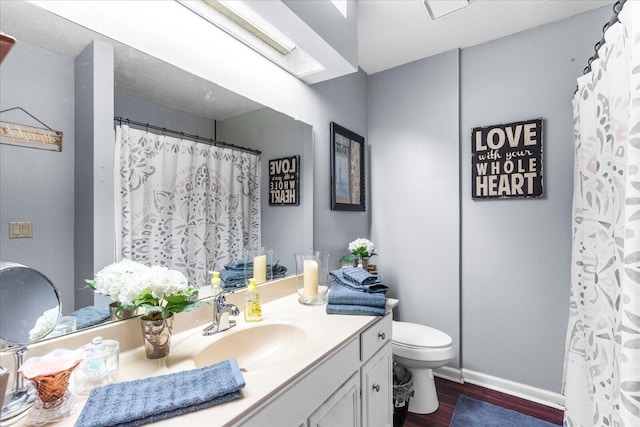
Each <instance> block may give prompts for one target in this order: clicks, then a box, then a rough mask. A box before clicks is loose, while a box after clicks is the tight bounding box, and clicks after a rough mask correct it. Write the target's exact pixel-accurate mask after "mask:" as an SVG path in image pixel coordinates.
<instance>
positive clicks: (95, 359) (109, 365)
mask: <svg viewBox="0 0 640 427" xmlns="http://www.w3.org/2000/svg"><path fill="white" fill-rule="evenodd" d="M119 349H120V343H118V341H116V340H103V339H102V337H100V336H97V337H94V338H93V339H92V340H91V343H90V344H86V345H83V346H82V347H80V348H79V350H80V351H81V352H82V354H83V359H82V362H80V365H79V366H78V369H76V371H75V372H74V374H73V376H74V386H75V387H74V391H75V393H76V394H79V395H88V394H89V393H90V392H91V390H92V389H93V388H94V387H97V386H101V385H106V384H111V383H113V382H115V381H116V379H117V378H118V362H119Z"/></svg>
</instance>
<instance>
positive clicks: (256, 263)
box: [253, 255, 267, 283]
mask: <svg viewBox="0 0 640 427" xmlns="http://www.w3.org/2000/svg"><path fill="white" fill-rule="evenodd" d="M253 278H254V279H256V283H264V282H266V281H267V256H266V255H258V256H257V257H255V258H254V259H253Z"/></svg>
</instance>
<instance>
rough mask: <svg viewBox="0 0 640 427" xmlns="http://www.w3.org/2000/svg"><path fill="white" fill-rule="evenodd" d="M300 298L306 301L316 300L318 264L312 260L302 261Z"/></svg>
mask: <svg viewBox="0 0 640 427" xmlns="http://www.w3.org/2000/svg"><path fill="white" fill-rule="evenodd" d="M302 296H303V298H304V299H306V300H314V299H317V298H318V263H317V262H316V261H314V260H312V259H306V260H304V291H303V295H302Z"/></svg>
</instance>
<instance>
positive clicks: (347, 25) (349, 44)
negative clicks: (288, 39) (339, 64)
mask: <svg viewBox="0 0 640 427" xmlns="http://www.w3.org/2000/svg"><path fill="white" fill-rule="evenodd" d="M284 3H285V4H286V5H287V7H288V8H289V9H291V10H292V11H293V12H294V13H295V14H296V15H298V16H299V17H300V18H301V19H303V20H304V22H305V23H306V24H307V25H309V26H310V27H311V28H313V30H314V31H315V32H316V33H318V35H320V37H322V38H323V39H324V40H325V41H326V42H327V43H329V44H330V45H331V47H332V48H333V49H335V50H336V51H337V52H338V53H340V55H342V56H343V57H344V58H345V59H346V60H347V61H348V62H349V63H350V64H351V65H353V66H354V67H357V66H358V14H357V5H356V1H355V0H347V16H346V17H344V16H342V14H341V13H340V11H339V10H338V9H337V8H336V7H334V5H333V4H331V3H330V2H328V1H323V2H320V1H297V0H284Z"/></svg>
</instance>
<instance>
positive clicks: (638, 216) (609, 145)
mask: <svg viewBox="0 0 640 427" xmlns="http://www.w3.org/2000/svg"><path fill="white" fill-rule="evenodd" d="M618 19H619V21H620V22H619V23H616V24H614V25H613V26H611V27H610V28H609V29H608V30H607V31H606V34H605V44H604V45H603V46H602V47H601V48H600V49H599V51H598V56H599V58H600V59H596V60H595V61H594V62H593V63H592V65H591V68H592V71H591V72H590V73H588V74H586V75H584V76H582V77H580V78H579V79H578V91H577V93H576V95H575V96H574V101H573V106H574V121H575V164H574V167H575V174H574V199H573V214H572V224H573V253H572V271H571V300H570V313H569V329H568V332H567V346H566V354H565V374H564V393H565V408H566V409H565V421H564V423H565V426H571V427H573V426H610V427H614V426H628V427H631V426H633V427H637V426H640V2H638V1H627V2H626V3H625V5H624V7H623V9H622V11H621V12H620V14H619V16H618Z"/></svg>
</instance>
